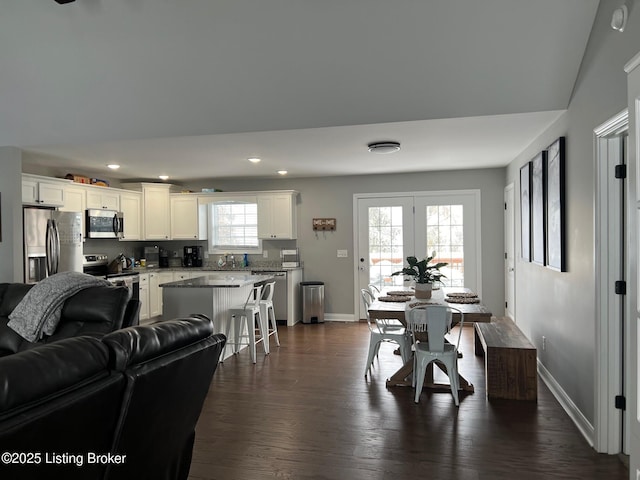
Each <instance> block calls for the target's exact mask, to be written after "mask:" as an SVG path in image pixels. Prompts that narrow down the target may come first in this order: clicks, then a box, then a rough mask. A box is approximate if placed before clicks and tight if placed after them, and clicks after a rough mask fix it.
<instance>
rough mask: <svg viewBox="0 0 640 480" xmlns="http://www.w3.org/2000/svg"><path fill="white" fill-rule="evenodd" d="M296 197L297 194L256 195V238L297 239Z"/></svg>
mask: <svg viewBox="0 0 640 480" xmlns="http://www.w3.org/2000/svg"><path fill="white" fill-rule="evenodd" d="M296 197H297V192H278V193H265V194H260V195H258V238H261V239H264V240H267V239H295V238H297V235H298V222H297V213H296Z"/></svg>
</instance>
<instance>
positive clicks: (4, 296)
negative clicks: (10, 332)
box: [0, 283, 33, 317]
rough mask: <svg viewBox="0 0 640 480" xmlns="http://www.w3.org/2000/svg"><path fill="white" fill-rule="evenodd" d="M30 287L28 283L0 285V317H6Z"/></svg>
mask: <svg viewBox="0 0 640 480" xmlns="http://www.w3.org/2000/svg"><path fill="white" fill-rule="evenodd" d="M31 287H33V285H30V284H28V283H0V317H8V316H9V314H10V313H11V312H13V309H14V308H16V305H18V304H19V303H20V301H21V300H22V297H24V296H25V295H26V293H27V292H28V291H29V290H31Z"/></svg>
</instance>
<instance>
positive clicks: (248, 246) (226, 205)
mask: <svg viewBox="0 0 640 480" xmlns="http://www.w3.org/2000/svg"><path fill="white" fill-rule="evenodd" d="M207 215H208V220H209V222H208V223H209V245H208V250H209V253H213V254H224V253H234V254H236V253H254V254H256V253H262V241H261V240H260V239H259V238H258V203H257V199H256V197H254V196H246V197H234V198H233V199H220V200H216V201H215V202H211V203H209V204H207Z"/></svg>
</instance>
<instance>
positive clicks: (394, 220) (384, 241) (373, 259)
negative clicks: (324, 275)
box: [355, 196, 414, 319]
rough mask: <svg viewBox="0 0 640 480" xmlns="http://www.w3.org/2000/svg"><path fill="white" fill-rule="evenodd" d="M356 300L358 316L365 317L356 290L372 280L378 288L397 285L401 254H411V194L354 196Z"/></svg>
mask: <svg viewBox="0 0 640 480" xmlns="http://www.w3.org/2000/svg"><path fill="white" fill-rule="evenodd" d="M356 215H357V226H356V230H355V231H356V232H357V252H358V253H357V255H356V256H355V257H356V263H357V270H358V274H357V279H358V281H357V282H356V284H357V285H356V287H357V291H356V297H355V298H356V301H357V303H358V307H357V308H356V309H355V311H356V312H359V315H360V316H359V317H358V318H360V319H362V318H366V315H365V312H364V305H363V303H362V301H361V300H360V289H362V288H367V286H368V285H369V284H370V283H372V284H374V285H377V286H378V287H379V288H384V287H387V286H391V285H401V284H402V282H403V277H402V276H396V277H392V276H391V274H392V273H393V272H395V271H397V270H400V269H402V266H403V263H404V259H405V256H407V255H413V252H414V246H413V238H414V234H413V197H400V196H399V197H368V198H359V199H357V212H356Z"/></svg>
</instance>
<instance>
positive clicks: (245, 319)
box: [221, 285, 265, 363]
mask: <svg viewBox="0 0 640 480" xmlns="http://www.w3.org/2000/svg"><path fill="white" fill-rule="evenodd" d="M261 298H262V285H257V286H254V287H253V289H252V290H251V291H250V292H249V295H248V296H247V299H246V300H245V302H244V304H242V305H235V306H233V307H231V308H229V318H228V319H227V327H226V329H225V332H224V334H225V336H226V337H227V343H226V345H225V347H224V348H225V351H224V352H223V355H222V359H224V353H225V352H226V350H227V347H229V346H231V345H233V353H234V354H236V353H238V352H239V351H240V346H242V345H247V346H248V347H249V352H250V355H251V362H252V363H256V344H257V343H258V342H264V341H265V334H264V326H265V324H264V322H263V320H262V315H261V314H260V299H261ZM232 324H233V327H234V332H233V340H231V337H230V334H231V331H230V330H231V325H232ZM256 325H257V329H258V331H259V332H260V337H259V338H256ZM245 329H246V332H247V333H245ZM221 362H222V360H221Z"/></svg>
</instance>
